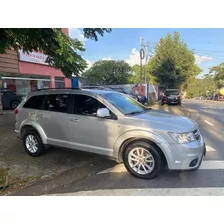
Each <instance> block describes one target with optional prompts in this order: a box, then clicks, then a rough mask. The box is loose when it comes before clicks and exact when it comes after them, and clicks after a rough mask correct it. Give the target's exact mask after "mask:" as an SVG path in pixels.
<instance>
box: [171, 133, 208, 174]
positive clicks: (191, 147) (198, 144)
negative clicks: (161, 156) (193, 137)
mask: <svg viewBox="0 0 224 224" xmlns="http://www.w3.org/2000/svg"><path fill="white" fill-rule="evenodd" d="M167 147H168V148H169V151H170V155H169V156H168V159H167V165H168V169H169V170H196V169H198V168H199V167H200V165H201V162H202V160H203V158H204V156H205V155H206V145H205V143H204V140H203V138H202V136H201V137H200V140H199V141H195V142H191V143H188V144H169V145H167Z"/></svg>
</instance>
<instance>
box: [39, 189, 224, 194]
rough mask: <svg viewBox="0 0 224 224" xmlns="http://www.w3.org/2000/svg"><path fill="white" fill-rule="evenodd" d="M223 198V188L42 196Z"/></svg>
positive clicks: (121, 190)
mask: <svg viewBox="0 0 224 224" xmlns="http://www.w3.org/2000/svg"><path fill="white" fill-rule="evenodd" d="M101 195H102V196H150V195H153V196H174V195H175V196H199V195H203V196H223V195H224V188H223V187H207V188H206V187H200V188H190V187H189V188H137V189H136V188H135V189H112V190H107V189H105V190H95V191H79V192H73V193H62V194H49V195H43V196H101Z"/></svg>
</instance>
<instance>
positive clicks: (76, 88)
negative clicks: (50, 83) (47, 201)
mask: <svg viewBox="0 0 224 224" xmlns="http://www.w3.org/2000/svg"><path fill="white" fill-rule="evenodd" d="M63 89H64V90H66V89H70V90H73V89H74V90H81V89H80V88H78V87H74V88H72V87H64V88H61V87H60V88H44V89H37V90H34V92H36V91H44V90H63Z"/></svg>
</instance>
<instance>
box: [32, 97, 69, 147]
mask: <svg viewBox="0 0 224 224" xmlns="http://www.w3.org/2000/svg"><path fill="white" fill-rule="evenodd" d="M70 100H71V95H70V94H63V93H60V94H57V93H55V94H48V95H45V99H44V102H43V105H42V108H41V110H38V111H37V114H36V117H37V122H38V123H39V125H40V126H41V128H42V129H43V130H44V132H45V134H46V136H47V143H48V144H49V145H55V146H60V147H69V142H70V132H69V117H68V114H69V112H70V105H71V103H70Z"/></svg>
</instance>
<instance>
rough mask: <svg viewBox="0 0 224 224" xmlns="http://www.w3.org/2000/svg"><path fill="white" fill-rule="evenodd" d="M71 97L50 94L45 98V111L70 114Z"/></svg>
mask: <svg viewBox="0 0 224 224" xmlns="http://www.w3.org/2000/svg"><path fill="white" fill-rule="evenodd" d="M68 108H69V95H68V94H50V95H46V96H45V102H44V107H43V110H47V111H53V112H59V113H68Z"/></svg>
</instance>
